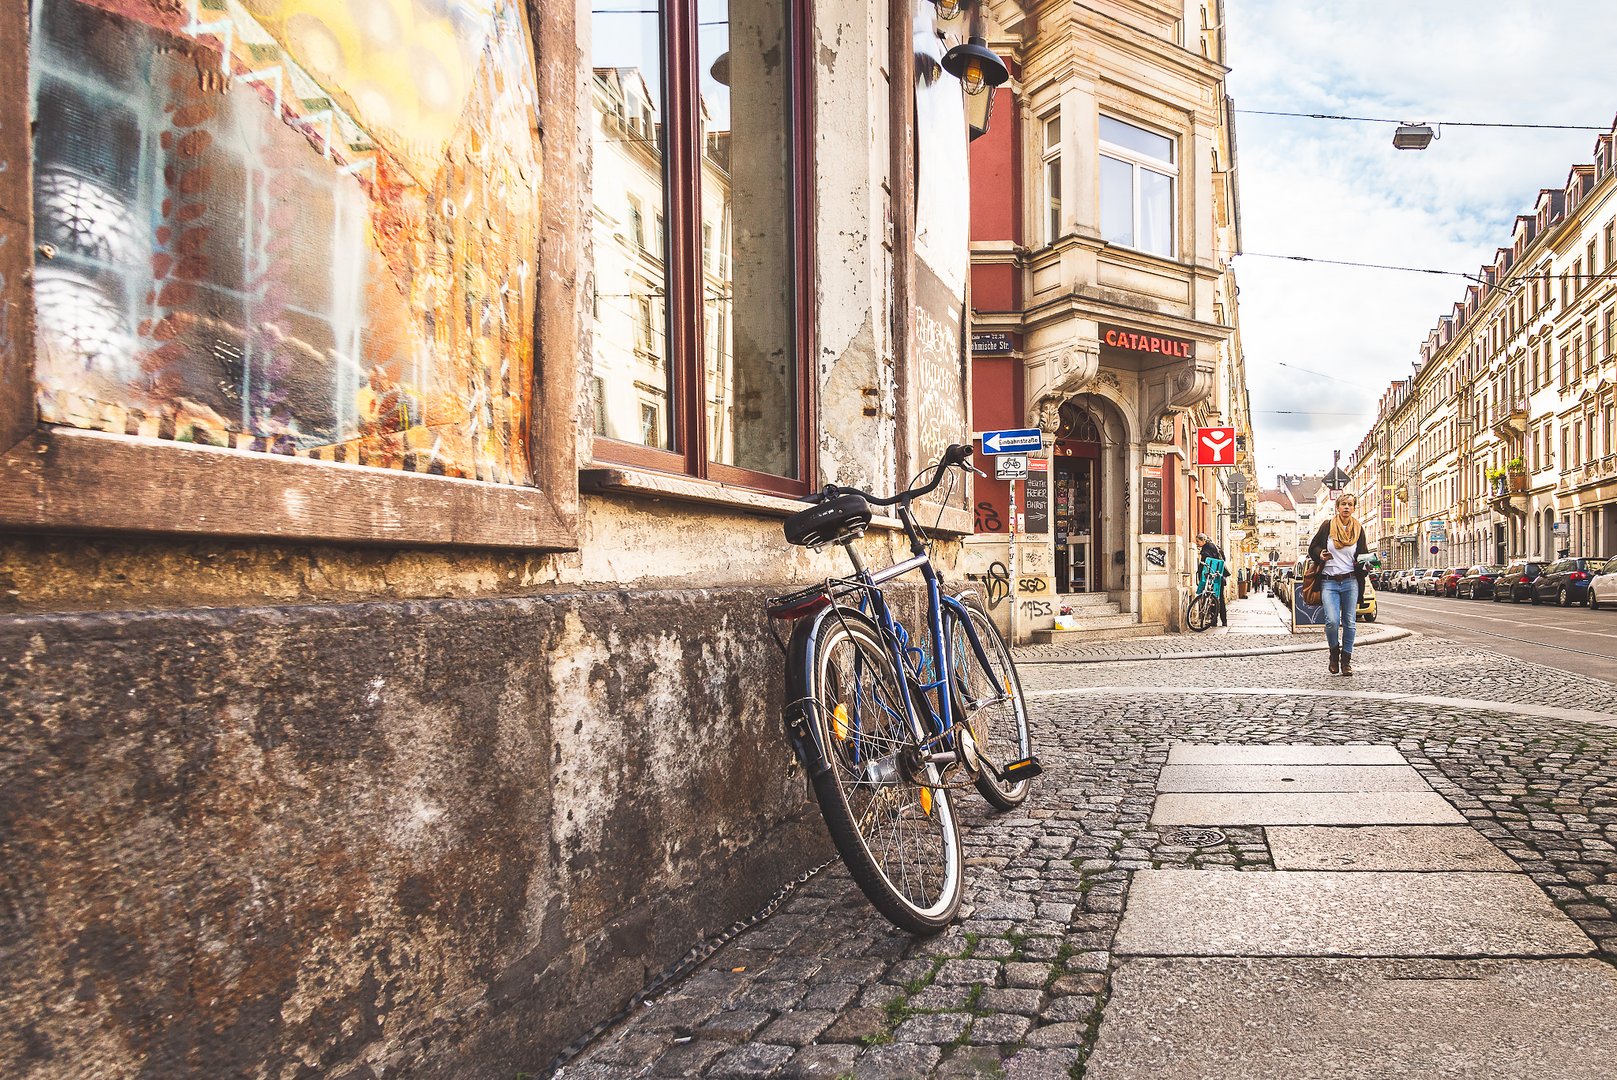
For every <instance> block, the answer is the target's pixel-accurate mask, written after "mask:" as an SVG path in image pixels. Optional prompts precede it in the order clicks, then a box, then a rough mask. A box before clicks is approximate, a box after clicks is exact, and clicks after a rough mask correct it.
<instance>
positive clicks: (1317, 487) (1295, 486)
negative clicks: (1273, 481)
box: [1278, 476, 1325, 503]
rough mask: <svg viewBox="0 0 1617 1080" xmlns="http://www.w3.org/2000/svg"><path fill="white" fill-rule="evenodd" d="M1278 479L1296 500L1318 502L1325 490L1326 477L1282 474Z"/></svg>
mask: <svg viewBox="0 0 1617 1080" xmlns="http://www.w3.org/2000/svg"><path fill="white" fill-rule="evenodd" d="M1278 479H1279V481H1280V486H1281V487H1283V488H1285V489H1286V493H1287V494H1289V495H1290V496H1291V497H1292V499H1293V500H1294V501H1296V502H1305V503H1317V502H1319V501H1320V493H1321V492H1322V491H1324V490H1325V479H1324V477H1320V476H1280V477H1278Z"/></svg>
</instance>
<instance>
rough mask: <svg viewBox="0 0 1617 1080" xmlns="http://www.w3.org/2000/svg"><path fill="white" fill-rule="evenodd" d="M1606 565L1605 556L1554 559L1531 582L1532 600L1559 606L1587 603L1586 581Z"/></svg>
mask: <svg viewBox="0 0 1617 1080" xmlns="http://www.w3.org/2000/svg"><path fill="white" fill-rule="evenodd" d="M1605 565H1606V560H1605V559H1557V560H1555V561H1554V562H1552V563H1550V565H1548V566H1546V567H1545V568H1544V572H1543V573H1542V574H1540V575H1539V576H1538V578H1537V579H1536V580H1535V581H1534V582H1533V599H1534V602H1535V603H1540V604H1549V603H1555V604H1559V605H1561V606H1562V607H1569V606H1571V605H1572V604H1578V605H1580V606H1581V605H1583V604H1585V603H1587V602H1588V599H1587V598H1588V594H1589V580H1590V579H1591V578H1592V577H1594V575H1595V574H1597V573H1599V572H1600V571H1601V569H1603V568H1604V567H1605Z"/></svg>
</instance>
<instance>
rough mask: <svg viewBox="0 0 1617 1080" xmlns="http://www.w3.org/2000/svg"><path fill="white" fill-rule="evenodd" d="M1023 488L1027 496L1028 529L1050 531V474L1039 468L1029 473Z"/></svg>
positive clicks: (1029, 530)
mask: <svg viewBox="0 0 1617 1080" xmlns="http://www.w3.org/2000/svg"><path fill="white" fill-rule="evenodd" d="M1023 490H1024V492H1025V493H1026V496H1027V531H1028V532H1030V533H1047V532H1049V531H1050V474H1049V473H1048V472H1044V471H1039V470H1035V471H1033V472H1030V473H1028V474H1027V480H1026V481H1025V487H1024V488H1023Z"/></svg>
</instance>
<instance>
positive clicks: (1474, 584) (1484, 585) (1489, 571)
mask: <svg viewBox="0 0 1617 1080" xmlns="http://www.w3.org/2000/svg"><path fill="white" fill-rule="evenodd" d="M1502 569H1503V567H1498V566H1488V565H1486V564H1482V565H1478V566H1473V567H1472V568H1471V569H1469V570H1467V571H1466V572H1465V577H1463V578H1461V579H1460V584H1459V587H1458V589H1457V590H1456V591H1455V593H1454V595H1455V596H1457V597H1459V598H1460V599H1461V600H1486V599H1488V598H1490V597H1492V596H1493V583H1494V581H1495V579H1497V578H1498V577H1499V573H1500V571H1501V570H1502Z"/></svg>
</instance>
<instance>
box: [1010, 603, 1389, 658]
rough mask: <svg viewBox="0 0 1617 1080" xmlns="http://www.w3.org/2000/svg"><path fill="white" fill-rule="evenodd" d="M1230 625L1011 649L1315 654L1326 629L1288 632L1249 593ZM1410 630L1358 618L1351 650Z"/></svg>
mask: <svg viewBox="0 0 1617 1080" xmlns="http://www.w3.org/2000/svg"><path fill="white" fill-rule="evenodd" d="M1229 616H1230V624H1229V625H1228V626H1215V627H1213V628H1211V629H1209V630H1204V631H1202V632H1201V633H1199V634H1197V633H1191V632H1190V631H1186V632H1184V633H1180V634H1158V635H1155V636H1153V637H1137V638H1125V639H1121V640H1118V641H1088V642H1072V643H1058V644H1051V645H1019V646H1017V647H1016V648H1014V649H1012V650H1011V652H1012V655H1014V656H1015V657H1016V662H1017V664H1019V665H1020V664H1074V663H1077V664H1084V663H1102V662H1107V661H1139V660H1160V659H1164V658H1168V657H1177V658H1180V659H1193V658H1210V657H1218V656H1262V655H1266V654H1272V653H1291V652H1316V651H1319V650H1322V649H1324V648H1325V647H1326V645H1325V632H1324V630H1323V629H1320V630H1308V631H1303V632H1302V633H1297V634H1294V633H1292V632H1291V612H1290V609H1288V608H1287V607H1286V606H1285V605H1284V604H1282V603H1281V602H1280V601H1279V600H1276V599H1275V598H1274V597H1271V596H1258V595H1254V596H1248V597H1246V598H1245V599H1243V600H1232V601H1230V603H1229ZM1408 636H1409V631H1407V630H1404V629H1402V628H1401V627H1396V626H1386V625H1383V624H1380V623H1367V622H1362V621H1361V622H1360V623H1359V624H1358V629H1357V631H1356V632H1355V638H1354V648H1355V649H1357V648H1358V647H1359V646H1360V645H1375V644H1378V643H1381V642H1387V641H1397V640H1398V639H1400V638H1404V637H1408Z"/></svg>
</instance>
